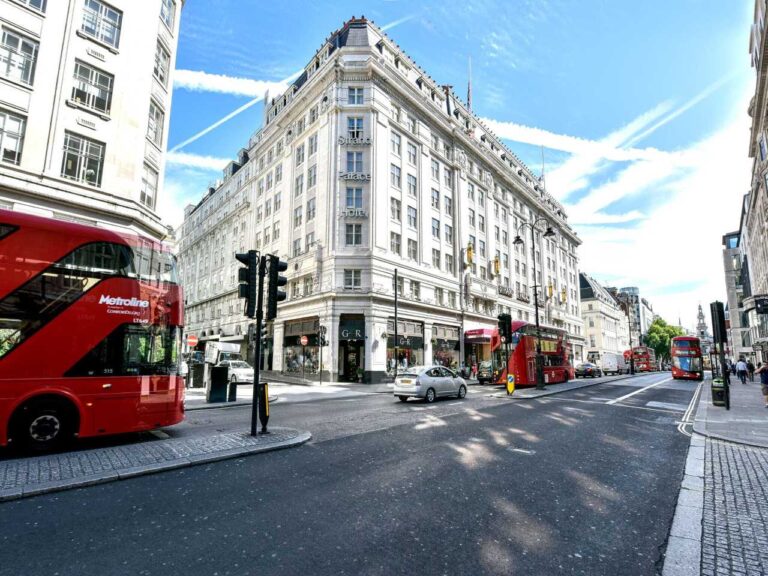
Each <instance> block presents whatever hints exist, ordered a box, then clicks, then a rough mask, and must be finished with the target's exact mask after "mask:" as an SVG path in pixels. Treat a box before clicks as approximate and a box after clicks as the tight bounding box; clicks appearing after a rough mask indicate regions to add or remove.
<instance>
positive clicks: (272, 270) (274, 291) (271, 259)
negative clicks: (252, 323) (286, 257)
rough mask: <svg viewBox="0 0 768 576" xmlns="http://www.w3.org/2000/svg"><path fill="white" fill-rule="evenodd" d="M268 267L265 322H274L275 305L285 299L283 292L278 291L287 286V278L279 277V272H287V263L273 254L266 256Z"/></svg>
mask: <svg viewBox="0 0 768 576" xmlns="http://www.w3.org/2000/svg"><path fill="white" fill-rule="evenodd" d="M267 263H268V265H269V289H268V291H267V316H266V319H267V321H269V320H274V319H275V318H276V317H277V303H278V302H282V301H283V300H285V299H286V297H287V295H286V293H285V292H283V291H282V290H280V288H281V287H282V286H285V285H286V284H288V278H286V277H285V276H281V275H280V272H285V271H286V270H288V262H284V261H282V260H280V258H278V257H277V256H275V255H274V254H270V255H269V256H267Z"/></svg>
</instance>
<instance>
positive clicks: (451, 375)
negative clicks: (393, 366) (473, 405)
mask: <svg viewBox="0 0 768 576" xmlns="http://www.w3.org/2000/svg"><path fill="white" fill-rule="evenodd" d="M466 395H467V383H466V382H465V381H464V379H463V378H461V377H459V376H458V375H457V374H456V373H455V372H452V371H451V370H449V369H448V368H444V367H443V366H411V367H410V368H406V369H405V370H403V372H402V373H399V374H398V375H397V378H395V396H397V397H398V398H399V399H400V402H405V401H406V400H408V398H424V400H425V401H426V402H428V403H431V402H434V401H435V399H437V398H438V397H440V396H451V397H455V398H464V397H465V396H466Z"/></svg>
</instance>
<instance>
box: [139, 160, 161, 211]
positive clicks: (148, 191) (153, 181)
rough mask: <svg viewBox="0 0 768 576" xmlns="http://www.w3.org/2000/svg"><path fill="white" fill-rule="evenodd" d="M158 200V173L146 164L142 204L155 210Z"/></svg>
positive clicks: (142, 187) (143, 177) (142, 180)
mask: <svg viewBox="0 0 768 576" xmlns="http://www.w3.org/2000/svg"><path fill="white" fill-rule="evenodd" d="M156 199H157V171H156V170H154V169H153V168H151V167H149V166H148V165H146V164H144V175H143V176H142V178H141V203H142V204H144V206H147V207H149V208H150V209H151V210H154V209H155V201H156Z"/></svg>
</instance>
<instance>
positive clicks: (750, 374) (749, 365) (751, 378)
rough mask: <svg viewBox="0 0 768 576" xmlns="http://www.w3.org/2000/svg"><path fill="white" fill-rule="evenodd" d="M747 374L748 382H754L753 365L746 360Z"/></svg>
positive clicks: (750, 361)
mask: <svg viewBox="0 0 768 576" xmlns="http://www.w3.org/2000/svg"><path fill="white" fill-rule="evenodd" d="M747 373H748V374H749V381H750V382H754V381H755V365H754V364H752V360H747Z"/></svg>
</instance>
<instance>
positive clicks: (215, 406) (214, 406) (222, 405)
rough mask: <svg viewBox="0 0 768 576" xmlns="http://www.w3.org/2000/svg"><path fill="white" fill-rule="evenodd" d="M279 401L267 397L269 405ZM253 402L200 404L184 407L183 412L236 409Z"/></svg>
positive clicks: (273, 397)
mask: <svg viewBox="0 0 768 576" xmlns="http://www.w3.org/2000/svg"><path fill="white" fill-rule="evenodd" d="M279 400H280V396H278V395H274V396H270V397H269V403H270V404H274V403H275V402H278V401H279ZM252 404H253V402H252V401H251V400H237V401H236V402H217V403H216V404H208V403H205V404H202V405H200V406H184V412H194V411H195V410H215V409H220V408H236V407H238V406H250V405H252Z"/></svg>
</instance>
